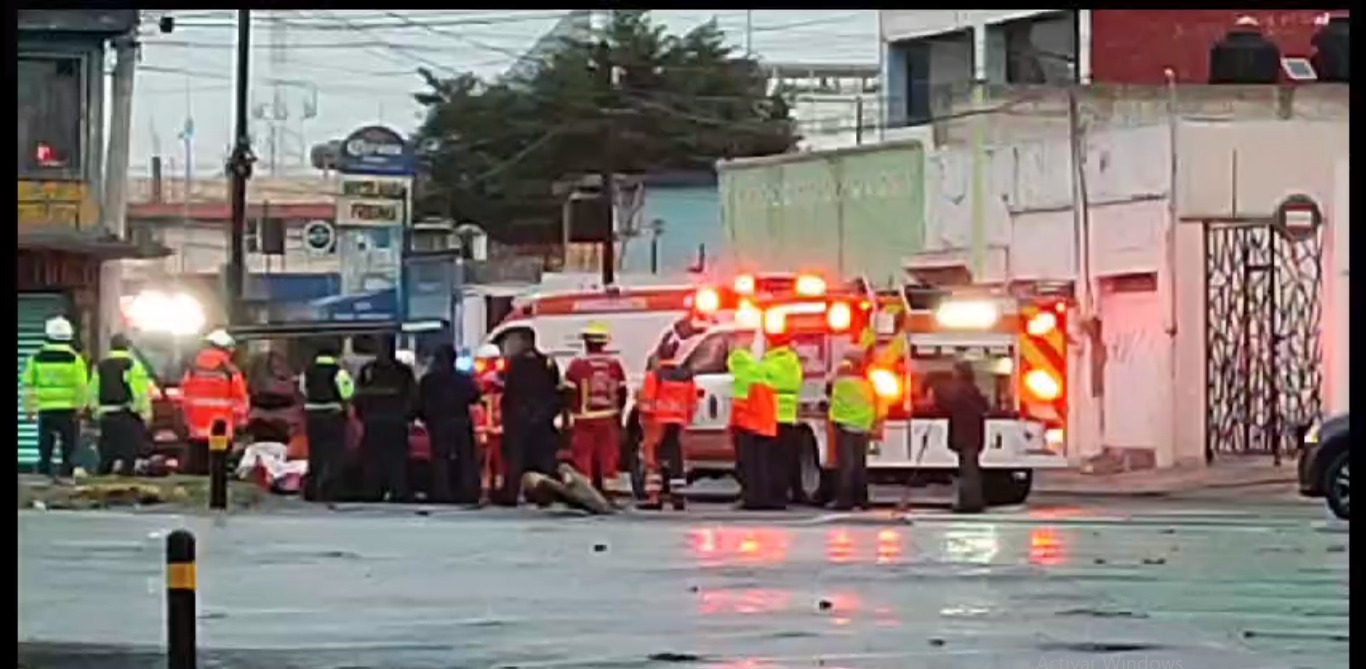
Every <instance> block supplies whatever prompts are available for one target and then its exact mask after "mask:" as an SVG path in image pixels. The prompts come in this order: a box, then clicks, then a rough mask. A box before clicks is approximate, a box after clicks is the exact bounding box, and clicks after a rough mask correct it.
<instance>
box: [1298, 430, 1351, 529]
mask: <svg viewBox="0 0 1366 669" xmlns="http://www.w3.org/2000/svg"><path fill="white" fill-rule="evenodd" d="M1347 416H1348V414H1345V413H1344V414H1340V415H1337V416H1333V417H1331V418H1328V419H1327V420H1324V421H1322V422H1321V423H1319V424H1317V425H1313V426H1311V427H1310V428H1309V429H1308V430H1306V431H1305V434H1304V438H1303V440H1302V443H1301V445H1300V464H1299V474H1300V494H1302V495H1304V496H1306V497H1323V498H1324V499H1326V500H1327V502H1328V508H1329V509H1330V510H1332V512H1333V515H1335V516H1337V517H1338V518H1341V519H1343V520H1348V515H1349V513H1350V511H1351V495H1350V488H1349V487H1348V485H1349V477H1348V465H1349V464H1350V460H1351V456H1350V453H1349V450H1348V445H1347V443H1348V418H1347Z"/></svg>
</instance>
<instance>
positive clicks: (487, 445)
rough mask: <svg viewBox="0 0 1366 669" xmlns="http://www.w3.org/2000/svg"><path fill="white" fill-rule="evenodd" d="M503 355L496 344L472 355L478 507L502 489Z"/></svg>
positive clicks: (478, 350) (488, 345)
mask: <svg viewBox="0 0 1366 669" xmlns="http://www.w3.org/2000/svg"><path fill="white" fill-rule="evenodd" d="M503 367H504V362H503V352H502V351H501V350H499V348H498V345H497V344H484V345H482V346H480V347H479V348H478V349H477V350H475V352H474V380H475V382H476V383H477V384H478V386H479V404H477V405H475V406H474V407H472V408H471V415H472V417H473V418H474V434H475V438H476V439H477V440H478V444H479V462H480V463H481V464H480V472H481V474H480V479H479V481H480V482H479V486H480V495H479V503H480V504H487V503H489V502H490V501H491V500H492V499H493V493H494V491H495V490H499V489H501V488H502V487H503V475H504V471H503V417H502V409H501V406H502V402H503Z"/></svg>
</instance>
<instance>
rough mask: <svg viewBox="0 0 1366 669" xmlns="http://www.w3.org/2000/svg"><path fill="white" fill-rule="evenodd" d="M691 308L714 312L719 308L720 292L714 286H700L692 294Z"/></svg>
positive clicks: (701, 311)
mask: <svg viewBox="0 0 1366 669" xmlns="http://www.w3.org/2000/svg"><path fill="white" fill-rule="evenodd" d="M693 308H694V309H696V310H697V311H698V312H699V313H703V314H714V313H716V312H717V311H718V310H720V309H721V294H720V293H718V292H716V290H715V289H714V288H700V289H698V291H697V294H696V295H694V296H693Z"/></svg>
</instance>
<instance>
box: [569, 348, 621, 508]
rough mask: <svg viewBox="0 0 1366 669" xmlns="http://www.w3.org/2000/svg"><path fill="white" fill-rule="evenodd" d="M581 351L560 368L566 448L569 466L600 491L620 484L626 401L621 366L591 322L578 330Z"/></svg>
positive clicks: (617, 486)
mask: <svg viewBox="0 0 1366 669" xmlns="http://www.w3.org/2000/svg"><path fill="white" fill-rule="evenodd" d="M582 337H583V347H584V351H585V353H584V355H581V356H579V357H577V358H574V360H572V361H571V362H570V363H569V366H568V367H566V368H565V370H564V381H565V385H566V386H567V389H568V391H569V396H570V403H569V411H570V421H571V423H572V432H571V433H570V434H571V436H570V439H571V442H570V450H571V458H572V460H573V463H574V468H575V469H577V470H579V473H581V474H583V475H584V476H587V477H588V478H589V480H591V481H592V482H593V487H595V488H597V489H598V491H599V492H601V493H603V494H607V493H608V488H609V487H610V488H613V489H616V488H620V485H619V482H620V478H621V476H620V472H618V466H617V459H618V456H619V455H620V451H621V443H620V442H621V410H622V408H624V407H625V406H626V370H625V368H623V367H622V365H621V361H620V360H619V359H617V357H616V356H615V355H612V354H610V353H607V350H606V349H607V344H608V342H609V341H610V340H611V333H610V332H609V331H608V330H607V326H606V325H604V324H601V323H594V324H591V325H589V326H588V327H587V328H584V331H583V333H582Z"/></svg>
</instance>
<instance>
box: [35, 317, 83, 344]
mask: <svg viewBox="0 0 1366 669" xmlns="http://www.w3.org/2000/svg"><path fill="white" fill-rule="evenodd" d="M43 334H44V335H46V336H47V338H48V339H51V340H52V341H71V340H72V339H74V338H75V337H76V330H75V328H73V327H71V321H69V320H67V319H65V318H63V317H61V316H54V317H52V318H49V319H47V323H44V324H43Z"/></svg>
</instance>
